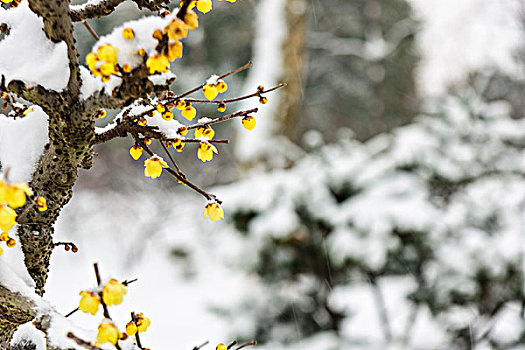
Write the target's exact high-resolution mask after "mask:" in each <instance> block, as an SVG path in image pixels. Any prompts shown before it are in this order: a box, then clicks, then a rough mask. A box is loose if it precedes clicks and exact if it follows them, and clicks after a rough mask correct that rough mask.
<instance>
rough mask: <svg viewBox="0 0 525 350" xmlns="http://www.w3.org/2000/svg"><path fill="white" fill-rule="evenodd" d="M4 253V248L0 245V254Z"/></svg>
mask: <svg viewBox="0 0 525 350" xmlns="http://www.w3.org/2000/svg"><path fill="white" fill-rule="evenodd" d="M2 254H4V250H3V249H2V247H0V255H2Z"/></svg>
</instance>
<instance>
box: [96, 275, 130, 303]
mask: <svg viewBox="0 0 525 350" xmlns="http://www.w3.org/2000/svg"><path fill="white" fill-rule="evenodd" d="M127 292H128V291H127V289H126V286H125V285H123V284H122V283H120V282H119V281H117V280H116V279H113V278H112V279H110V280H109V281H108V283H106V285H105V286H104V287H102V300H104V303H105V304H106V305H108V306H109V305H118V304H120V303H121V302H122V299H124V294H126V293H127Z"/></svg>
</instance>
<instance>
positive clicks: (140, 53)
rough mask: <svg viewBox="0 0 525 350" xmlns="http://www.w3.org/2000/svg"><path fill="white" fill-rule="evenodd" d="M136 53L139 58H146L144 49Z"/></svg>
mask: <svg viewBox="0 0 525 350" xmlns="http://www.w3.org/2000/svg"><path fill="white" fill-rule="evenodd" d="M137 53H138V54H139V56H142V57H144V56H146V50H144V49H139V50H138V51H137Z"/></svg>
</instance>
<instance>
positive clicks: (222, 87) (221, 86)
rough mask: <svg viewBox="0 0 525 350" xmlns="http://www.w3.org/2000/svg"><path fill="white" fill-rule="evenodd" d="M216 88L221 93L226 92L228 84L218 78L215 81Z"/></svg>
mask: <svg viewBox="0 0 525 350" xmlns="http://www.w3.org/2000/svg"><path fill="white" fill-rule="evenodd" d="M217 90H218V91H219V92H220V93H221V94H222V93H223V92H226V90H228V85H227V84H226V82H225V81H224V80H219V82H218V83H217Z"/></svg>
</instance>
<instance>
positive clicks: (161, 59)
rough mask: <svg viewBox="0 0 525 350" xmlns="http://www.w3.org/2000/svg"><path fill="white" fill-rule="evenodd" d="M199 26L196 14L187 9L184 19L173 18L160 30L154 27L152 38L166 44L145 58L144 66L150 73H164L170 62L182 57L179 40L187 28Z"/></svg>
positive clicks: (191, 28)
mask: <svg viewBox="0 0 525 350" xmlns="http://www.w3.org/2000/svg"><path fill="white" fill-rule="evenodd" d="M198 26H199V21H198V18H197V14H196V13H195V12H193V11H188V12H187V13H186V15H185V16H184V20H181V19H180V18H174V19H173V20H171V22H170V23H169V24H168V25H167V26H166V27H164V29H163V30H162V31H161V30H160V29H156V30H155V31H154V32H153V38H155V39H157V40H158V41H159V44H160V43H162V42H167V44H166V45H167V46H166V47H164V48H163V50H162V52H161V53H155V54H154V55H152V56H150V57H148V59H147V60H146V67H148V69H149V73H150V74H155V73H166V72H168V71H169V69H170V62H173V61H174V60H175V59H177V58H180V57H182V49H183V46H182V43H181V40H182V39H184V38H186V37H187V36H188V31H189V30H194V29H195V28H197V27H198Z"/></svg>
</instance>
